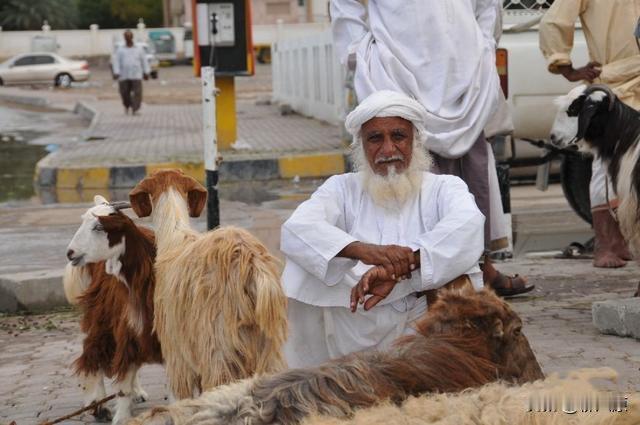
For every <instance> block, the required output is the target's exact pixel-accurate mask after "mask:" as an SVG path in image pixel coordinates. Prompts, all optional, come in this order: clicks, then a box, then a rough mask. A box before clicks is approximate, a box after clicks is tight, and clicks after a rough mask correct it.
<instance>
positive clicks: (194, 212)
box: [187, 184, 207, 217]
mask: <svg viewBox="0 0 640 425" xmlns="http://www.w3.org/2000/svg"><path fill="white" fill-rule="evenodd" d="M187 204H188V205H189V216H190V217H200V214H202V210H203V209H204V206H205V205H206V204H207V191H206V190H205V189H204V188H203V187H202V186H200V185H199V184H198V187H194V188H193V189H191V190H190V191H189V192H187Z"/></svg>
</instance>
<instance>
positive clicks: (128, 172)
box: [35, 149, 350, 189]
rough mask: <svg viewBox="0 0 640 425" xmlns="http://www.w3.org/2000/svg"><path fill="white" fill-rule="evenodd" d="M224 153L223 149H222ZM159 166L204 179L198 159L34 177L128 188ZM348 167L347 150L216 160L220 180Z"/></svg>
mask: <svg viewBox="0 0 640 425" xmlns="http://www.w3.org/2000/svg"><path fill="white" fill-rule="evenodd" d="M223 155H224V152H223ZM162 168H181V169H182V170H183V171H184V172H185V174H188V175H189V176H191V177H193V178H195V179H196V180H198V181H200V182H204V180H205V171H204V164H203V163H202V162H181V161H175V162H163V163H149V164H145V165H129V166H117V167H72V168H71V167H70V168H66V167H60V168H58V167H47V166H40V165H38V166H37V167H36V174H35V181H36V183H37V184H38V186H40V187H43V188H56V189H118V188H131V187H133V186H135V185H136V184H137V183H138V182H139V181H140V180H142V179H143V178H144V177H145V176H148V175H149V174H151V173H152V172H154V171H156V170H158V169H162ZM348 169H350V165H349V160H348V152H347V150H346V149H344V150H333V151H328V152H313V153H308V152H304V153H299V154H288V155H268V154H267V155H265V154H255V155H251V154H236V155H234V154H231V155H228V156H225V160H224V161H223V162H222V163H221V164H220V167H219V173H220V180H221V181H243V180H276V179H289V178H294V177H296V176H298V177H301V178H313V177H328V176H332V175H334V174H341V173H344V172H345V171H347V170H348Z"/></svg>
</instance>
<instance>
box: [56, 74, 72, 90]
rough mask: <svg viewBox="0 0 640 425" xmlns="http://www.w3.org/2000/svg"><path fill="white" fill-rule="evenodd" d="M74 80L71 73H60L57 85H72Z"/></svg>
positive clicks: (65, 86)
mask: <svg viewBox="0 0 640 425" xmlns="http://www.w3.org/2000/svg"><path fill="white" fill-rule="evenodd" d="M72 82H73V78H71V75H69V74H60V75H58V76H57V77H56V79H55V85H56V87H64V88H67V87H71V83H72Z"/></svg>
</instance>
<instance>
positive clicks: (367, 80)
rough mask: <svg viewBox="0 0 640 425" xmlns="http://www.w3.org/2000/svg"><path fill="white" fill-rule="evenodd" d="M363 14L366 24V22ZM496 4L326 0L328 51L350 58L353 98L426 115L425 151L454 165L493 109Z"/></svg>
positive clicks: (491, 0)
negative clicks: (406, 99)
mask: <svg viewBox="0 0 640 425" xmlns="http://www.w3.org/2000/svg"><path fill="white" fill-rule="evenodd" d="M367 13H368V19H367V18H366V15H367ZM500 13H501V7H500V1H499V0H455V1H425V0H403V1H397V0H369V2H368V6H367V7H366V8H365V6H364V5H363V4H362V3H361V2H360V1H358V0H332V1H331V19H332V28H333V38H334V44H335V46H336V50H337V53H338V55H339V57H340V59H341V61H342V62H343V63H345V62H346V60H347V57H348V56H349V54H351V53H355V55H356V71H355V76H354V84H355V91H356V94H357V97H358V99H360V100H362V99H364V98H365V97H367V96H368V95H369V94H371V93H373V92H374V91H378V90H384V89H389V90H395V91H399V92H401V93H405V94H407V95H409V96H412V97H414V98H415V99H416V100H418V101H419V102H420V103H422V105H423V106H424V107H425V108H426V109H427V112H428V117H427V120H426V128H427V132H428V138H427V147H428V148H429V150H431V151H434V152H436V153H438V154H439V155H441V156H444V157H446V158H459V157H460V156H462V155H464V154H465V153H466V152H467V151H468V150H469V149H470V148H471V146H472V145H473V143H474V142H475V141H476V140H477V139H478V137H479V136H480V133H481V132H482V131H483V129H484V127H485V126H486V124H487V122H488V120H489V118H490V117H491V116H492V114H493V113H494V112H495V110H496V109H497V107H498V105H499V102H500V97H499V90H500V82H499V79H498V74H497V72H496V66H495V47H496V45H495V39H494V31H495V28H496V22H497V21H498V19H499V16H500V15H499V14H500Z"/></svg>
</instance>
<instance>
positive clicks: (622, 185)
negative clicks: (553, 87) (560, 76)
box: [551, 84, 640, 296]
mask: <svg viewBox="0 0 640 425" xmlns="http://www.w3.org/2000/svg"><path fill="white" fill-rule="evenodd" d="M556 106H557V107H558V112H557V115H556V119H555V122H554V123H553V127H552V129H551V142H552V143H553V144H555V145H557V146H559V147H562V148H564V147H567V146H570V145H573V144H577V143H581V142H582V141H584V143H586V145H587V146H586V147H587V148H588V149H589V150H592V151H594V153H595V154H597V155H599V156H600V158H602V161H603V163H604V164H606V165H607V172H608V175H609V178H610V179H611V184H612V186H613V188H614V190H615V194H616V195H617V196H618V198H619V200H620V205H619V207H618V212H617V217H618V222H619V224H620V231H621V232H622V235H623V236H624V237H625V239H626V240H627V242H628V243H629V249H630V250H631V253H632V254H633V256H634V257H635V258H636V259H640V112H639V111H636V110H635V109H633V108H631V107H630V106H628V105H626V104H624V103H623V102H622V101H620V99H618V98H617V97H616V95H615V94H614V93H613V92H612V91H611V89H609V88H608V87H607V86H605V85H600V84H594V85H592V86H589V87H587V86H585V85H581V86H578V87H576V88H574V89H573V90H571V91H570V92H569V93H568V94H567V95H566V96H562V97H559V98H558V99H556ZM638 292H640V285H638ZM638 295H639V294H638V293H637V292H636V296H638Z"/></svg>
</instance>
